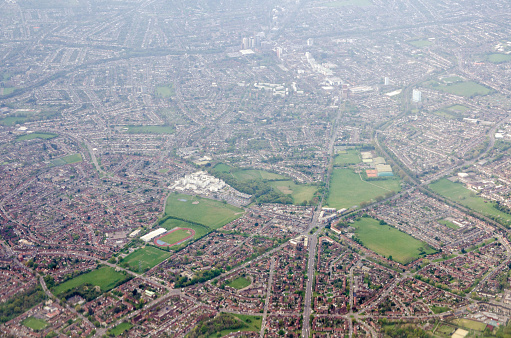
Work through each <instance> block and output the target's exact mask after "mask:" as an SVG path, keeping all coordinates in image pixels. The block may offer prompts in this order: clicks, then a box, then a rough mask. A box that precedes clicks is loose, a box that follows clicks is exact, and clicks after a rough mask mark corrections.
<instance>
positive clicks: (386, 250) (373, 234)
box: [353, 217, 435, 264]
mask: <svg viewBox="0 0 511 338" xmlns="http://www.w3.org/2000/svg"><path fill="white" fill-rule="evenodd" d="M353 227H355V229H356V230H355V234H356V237H357V238H358V239H360V241H362V243H363V245H364V246H365V247H366V248H368V249H370V250H372V251H374V252H376V253H378V254H380V255H382V256H384V257H387V258H388V257H389V256H392V259H393V260H395V261H396V262H399V263H401V264H408V263H410V262H412V261H414V260H415V259H417V258H419V257H420V254H421V250H420V248H422V249H423V250H424V252H425V253H426V254H432V253H434V252H435V250H433V249H431V248H430V247H429V246H428V245H427V244H426V243H424V242H422V241H419V240H418V239H415V238H413V237H412V236H410V235H408V234H407V233H404V232H401V231H399V230H398V229H396V228H393V227H391V226H389V225H381V224H380V222H379V221H377V220H375V219H373V218H369V217H362V218H361V219H360V220H358V221H356V222H355V223H353Z"/></svg>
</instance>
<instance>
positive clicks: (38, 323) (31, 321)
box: [21, 317, 48, 331]
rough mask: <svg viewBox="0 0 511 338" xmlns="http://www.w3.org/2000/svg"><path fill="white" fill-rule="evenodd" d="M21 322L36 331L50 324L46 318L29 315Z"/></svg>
mask: <svg viewBox="0 0 511 338" xmlns="http://www.w3.org/2000/svg"><path fill="white" fill-rule="evenodd" d="M21 324H23V325H25V326H26V327H29V328H31V329H32V330H34V331H39V330H42V329H44V328H45V327H46V326H48V323H47V322H46V321H45V320H43V319H39V318H35V317H28V318H27V319H25V320H23V321H22V322H21Z"/></svg>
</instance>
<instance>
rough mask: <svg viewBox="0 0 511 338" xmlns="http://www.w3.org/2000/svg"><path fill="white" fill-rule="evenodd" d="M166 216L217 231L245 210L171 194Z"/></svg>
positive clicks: (199, 198)
mask: <svg viewBox="0 0 511 338" xmlns="http://www.w3.org/2000/svg"><path fill="white" fill-rule="evenodd" d="M197 202H198V203H197ZM194 203H195V204H194ZM165 214H166V215H169V216H173V217H177V218H181V219H185V220H189V221H192V222H195V223H199V224H203V225H205V226H208V227H211V228H213V229H216V228H220V227H222V226H224V225H226V224H227V223H229V222H231V221H234V220H235V219H237V218H239V217H241V215H243V209H240V208H237V207H235V206H232V205H230V204H226V203H222V202H219V201H215V200H210V199H207V198H201V197H195V196H189V195H184V194H170V196H169V197H168V199H167V203H166V205H165Z"/></svg>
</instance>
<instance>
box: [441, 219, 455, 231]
mask: <svg viewBox="0 0 511 338" xmlns="http://www.w3.org/2000/svg"><path fill="white" fill-rule="evenodd" d="M438 223H440V224H443V225H445V226H446V227H448V228H451V229H454V230H458V229H459V228H460V227H459V226H457V225H456V224H454V223H453V222H451V221H448V220H445V219H439V220H438Z"/></svg>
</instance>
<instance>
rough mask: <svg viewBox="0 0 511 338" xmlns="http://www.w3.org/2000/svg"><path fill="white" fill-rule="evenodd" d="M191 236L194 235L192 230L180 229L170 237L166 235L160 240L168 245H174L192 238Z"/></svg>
mask: <svg viewBox="0 0 511 338" xmlns="http://www.w3.org/2000/svg"><path fill="white" fill-rule="evenodd" d="M191 234H192V233H191V232H190V230H184V229H179V230H175V231H173V232H171V233H170V234H168V235H165V236H164V237H162V238H160V240H162V241H164V242H165V243H168V244H173V243H176V242H179V241H180V240H183V239H185V238H186V237H188V236H190V235H191Z"/></svg>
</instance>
